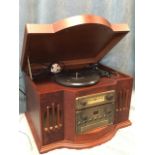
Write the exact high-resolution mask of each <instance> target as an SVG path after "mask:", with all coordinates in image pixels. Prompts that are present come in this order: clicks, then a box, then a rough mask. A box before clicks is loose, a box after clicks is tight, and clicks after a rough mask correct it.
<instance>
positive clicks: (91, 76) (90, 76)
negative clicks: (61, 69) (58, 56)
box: [55, 70, 100, 87]
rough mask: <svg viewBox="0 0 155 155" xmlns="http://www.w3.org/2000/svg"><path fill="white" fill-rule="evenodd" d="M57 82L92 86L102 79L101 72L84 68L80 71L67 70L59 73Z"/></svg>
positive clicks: (67, 84) (74, 85)
mask: <svg viewBox="0 0 155 155" xmlns="http://www.w3.org/2000/svg"><path fill="white" fill-rule="evenodd" d="M55 79H56V82H57V83H59V84H61V85H64V86H69V87H82V86H91V85H94V84H96V83H97V82H98V81H99V80H100V76H99V74H97V73H96V72H94V71H91V70H83V71H78V72H66V73H62V74H57V75H56V77H55Z"/></svg>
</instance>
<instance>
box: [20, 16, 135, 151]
mask: <svg viewBox="0 0 155 155" xmlns="http://www.w3.org/2000/svg"><path fill="white" fill-rule="evenodd" d="M128 32H129V28H128V25H127V24H111V23H110V22H108V21H107V20H106V19H104V18H103V17H99V16H95V15H79V16H74V17H70V18H66V19H63V20H60V21H58V22H55V23H53V24H27V25H26V29H25V35H24V42H23V52H22V59H21V67H22V70H23V71H24V73H25V74H24V76H25V86H26V97H27V99H26V102H27V112H26V118H27V120H28V123H29V126H30V128H31V131H32V134H33V137H34V139H35V142H36V144H37V147H38V149H39V151H40V153H44V152H47V151H50V150H53V149H56V148H62V147H67V148H75V149H82V148H89V147H93V146H96V145H99V144H102V143H104V142H106V141H108V140H110V139H111V138H112V137H113V136H114V135H115V133H116V132H117V130H118V129H120V128H123V127H127V126H129V125H131V122H130V120H129V110H130V99H131V92H132V82H133V78H132V77H131V76H129V75H126V74H124V73H121V72H119V71H116V70H114V69H112V68H110V67H107V66H105V65H102V64H101V63H100V60H101V59H102V58H103V57H104V56H105V55H106V54H107V53H108V52H109V51H110V50H111V49H112V48H113V47H114V46H115V45H116V44H117V43H118V42H119V41H120V40H121V39H122V38H123V37H124V36H125V35H126V34H127V33H128ZM122 50H123V49H122Z"/></svg>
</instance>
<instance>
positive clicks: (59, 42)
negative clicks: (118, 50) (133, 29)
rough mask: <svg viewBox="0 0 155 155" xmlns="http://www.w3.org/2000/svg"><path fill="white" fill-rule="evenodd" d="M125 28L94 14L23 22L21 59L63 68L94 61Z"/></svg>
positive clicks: (75, 66)
mask: <svg viewBox="0 0 155 155" xmlns="http://www.w3.org/2000/svg"><path fill="white" fill-rule="evenodd" d="M128 31H129V28H128V25H127V24H110V23H109V22H108V21H107V20H106V19H104V18H102V17H98V16H94V15H82V16H75V17H71V18H67V19H64V20H61V21H58V22H56V23H54V24H47V25H46V24H27V25H26V29H25V39H24V44H23V52H22V53H23V54H22V59H21V66H22V69H24V68H25V67H26V62H27V58H28V57H29V59H30V62H31V63H38V64H41V63H52V62H56V61H57V62H59V61H60V62H61V63H63V64H64V66H65V68H82V67H84V66H86V65H87V64H94V63H97V62H98V61H99V60H101V59H102V58H103V56H104V55H106V54H107V53H108V52H109V51H110V50H111V49H112V48H113V47H114V46H115V45H116V44H117V42H119V40H120V39H122V38H123V37H124V36H125V35H126V34H127V32H128Z"/></svg>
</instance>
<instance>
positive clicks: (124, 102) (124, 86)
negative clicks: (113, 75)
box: [115, 78, 133, 123]
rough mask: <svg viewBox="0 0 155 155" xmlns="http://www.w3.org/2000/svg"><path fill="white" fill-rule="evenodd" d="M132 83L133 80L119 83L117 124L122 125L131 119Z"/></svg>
mask: <svg viewBox="0 0 155 155" xmlns="http://www.w3.org/2000/svg"><path fill="white" fill-rule="evenodd" d="M132 81H133V80H132V78H129V79H124V80H120V81H118V84H117V94H116V96H117V97H116V108H115V110H116V116H115V118H116V119H115V123H120V122H123V121H126V120H128V119H129V110H130V100H131V93H132Z"/></svg>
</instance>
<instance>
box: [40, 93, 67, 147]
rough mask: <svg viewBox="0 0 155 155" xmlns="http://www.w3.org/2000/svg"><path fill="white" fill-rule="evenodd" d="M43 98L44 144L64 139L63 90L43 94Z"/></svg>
mask: <svg viewBox="0 0 155 155" xmlns="http://www.w3.org/2000/svg"><path fill="white" fill-rule="evenodd" d="M40 100H41V111H42V112H41V122H42V133H43V145H46V144H50V143H51V142H56V141H58V140H63V139H64V104H63V92H62V91H60V92H55V93H48V94H43V95H41V97H40Z"/></svg>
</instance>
